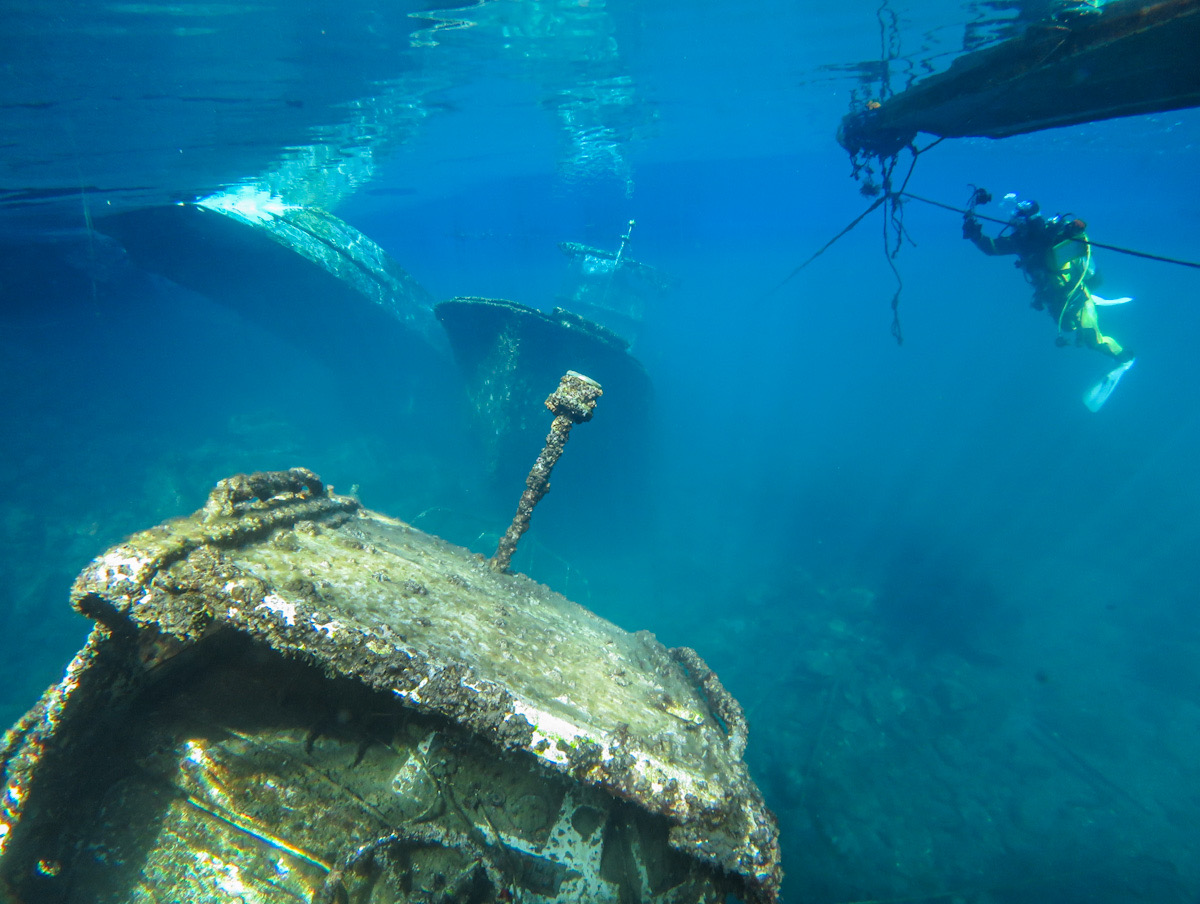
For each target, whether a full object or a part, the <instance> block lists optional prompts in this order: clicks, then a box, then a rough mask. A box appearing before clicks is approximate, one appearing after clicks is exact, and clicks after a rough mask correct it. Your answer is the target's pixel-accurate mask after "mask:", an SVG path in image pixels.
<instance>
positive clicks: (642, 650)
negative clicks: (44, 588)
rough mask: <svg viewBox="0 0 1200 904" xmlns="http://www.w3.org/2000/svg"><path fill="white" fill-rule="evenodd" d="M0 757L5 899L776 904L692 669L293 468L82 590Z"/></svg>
mask: <svg viewBox="0 0 1200 904" xmlns="http://www.w3.org/2000/svg"><path fill="white" fill-rule="evenodd" d="M73 598H74V602H75V605H76V606H77V607H78V608H79V609H80V611H82V612H83V613H84V614H86V615H88V616H90V617H92V618H94V619H95V620H96V622H97V625H96V628H95V630H94V631H93V633H92V635H91V637H90V639H89V641H88V643H87V645H86V646H85V647H84V649H83V650H82V651H81V652H80V653H79V654H78V655H77V656H76V658H75V660H74V661H73V662H72V664H71V665H70V667H69V668H68V670H67V673H66V676H65V677H64V680H63V681H62V682H61V683H60V684H59V685H57V686H55V687H53V688H51V689H50V690H49V691H48V692H47V693H46V695H45V696H44V697H43V699H42V700H41V701H40V702H39V703H38V705H37V706H35V707H34V708H33V709H32V710H31V711H30V712H29V713H28V714H27V715H26V716H25V717H24V718H23V719H22V720H21V722H19V723H18V724H17V725H16V726H14V728H13V729H11V730H10V731H9V733H8V735H7V736H6V740H5V746H4V750H3V757H2V759H0V765H2V766H3V781H4V796H3V810H2V812H0V881H2V882H3V883H4V885H3V891H4V892H5V893H6V894H7V895H8V896H9V897H11V898H12V899H13V900H19V901H22V902H25V904H35V902H51V901H54V902H58V901H63V902H85V901H86V902H126V901H130V902H132V901H139V902H140V901H147V902H149V901H189V902H206V901H214V902H215V901H227V900H231V899H234V900H242V901H245V902H274V901H297V900H299V901H314V902H332V901H335V900H348V901H352V902H357V901H363V902H367V901H371V902H375V901H380V902H382V901H463V902H466V901H479V902H489V901H502V900H514V899H519V900H524V901H533V902H559V901H561V902H567V901H612V902H618V901H632V900H640V901H648V902H649V901H663V902H680V904H682V902H692V901H695V902H710V901H711V902H716V901H723V900H724V899H725V895H727V894H729V893H733V894H737V895H739V896H741V897H743V898H745V899H747V900H751V901H772V900H774V899H775V898H776V896H777V892H778V885H779V880H780V871H779V865H778V864H779V850H778V839H777V834H776V827H775V822H774V818H773V817H772V816H771V814H770V813H769V811H767V810H766V808H765V806H764V805H763V801H762V798H761V795H760V793H759V792H758V789H757V788H756V787H755V785H754V784H753V782H752V781H751V780H750V778H749V776H748V774H747V772H746V768H745V765H744V764H743V763H742V760H741V756H742V751H743V749H744V745H745V740H746V736H745V725H744V720H743V719H742V715H741V710H740V707H738V705H737V703H736V701H734V700H733V699H732V698H731V697H730V696H729V695H728V694H727V693H726V692H725V691H724V690H723V688H722V687H721V685H720V683H719V681H717V679H716V676H715V675H713V674H712V673H711V672H710V671H709V670H708V669H707V667H706V666H705V665H704V663H703V661H702V660H701V659H700V658H699V656H697V655H696V654H695V653H694V652H693V651H690V650H687V649H686V648H683V649H677V650H667V649H666V648H664V647H663V646H662V645H661V644H659V643H658V642H657V641H655V640H654V639H653V637H652V636H650V635H648V634H645V633H639V634H627V633H625V632H623V631H621V630H620V629H618V628H616V627H615V626H614V625H611V624H610V623H608V622H606V621H604V620H602V619H600V618H598V617H596V616H595V615H593V614H592V613H590V612H588V611H587V610H585V609H582V608H581V607H579V606H576V605H575V604H574V603H571V602H570V601H568V600H566V599H564V598H563V597H561V596H559V595H557V594H555V593H553V592H551V591H549V590H548V589H546V588H545V587H542V586H540V585H538V584H536V583H534V582H533V581H530V580H529V579H527V578H524V577H522V576H514V575H508V574H499V573H496V572H494V571H492V570H491V569H489V568H488V567H487V565H486V563H485V562H484V560H482V559H481V558H480V557H476V556H472V555H470V554H469V553H467V552H466V551H465V550H462V549H458V548H456V547H452V546H450V545H448V544H446V543H444V542H443V541H441V540H439V539H437V538H436V537H432V536H429V535H427V534H423V533H422V532H420V531H418V530H416V529H414V528H412V527H410V526H408V525H406V524H404V523H403V522H399V521H396V520H394V519H391V518H387V517H385V516H382V515H379V514H377V513H374V512H370V511H367V510H365V509H363V508H362V507H361V506H359V505H358V503H357V502H356V501H355V500H353V499H349V498H346V497H339V496H334V495H332V494H330V493H328V492H327V491H326V490H325V488H324V487H323V486H322V484H321V483H320V481H319V479H317V478H316V476H315V475H312V474H311V473H310V472H307V471H303V470H302V469H293V471H291V472H280V473H276V474H267V475H252V476H250V477H244V476H243V477H239V478H232V479H231V480H230V481H222V482H221V484H218V488H217V489H216V490H215V491H214V493H213V495H212V497H210V500H209V504H208V505H207V506H206V508H205V509H204V510H202V511H201V512H197V513H196V514H194V515H192V516H190V517H188V518H184V519H179V520H176V521H173V522H168V523H167V524H164V525H162V526H160V527H158V528H154V529H152V530H149V531H146V532H144V533H142V534H138V535H135V536H134V537H132V538H131V539H130V540H129V541H127V542H126V543H125V544H123V545H121V546H118V547H116V548H114V549H112V550H110V551H109V552H108V553H106V554H105V555H103V556H101V557H99V558H98V559H96V560H95V561H94V562H93V563H92V564H91V565H90V566H89V567H88V568H87V569H86V570H85V571H84V573H83V574H82V575H81V576H80V578H79V579H78V581H77V583H76V585H75V589H74V592H73Z"/></svg>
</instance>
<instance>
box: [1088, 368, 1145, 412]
mask: <svg viewBox="0 0 1200 904" xmlns="http://www.w3.org/2000/svg"><path fill="white" fill-rule="evenodd" d="M1136 360H1137V358H1130V359H1129V360H1128V361H1126V362H1124V363H1123V364H1118V365H1117V366H1116V367H1114V368H1113V369H1112V370H1110V371H1109V372H1108V373H1106V374H1105V375H1104V379H1102V380H1101V381H1100V382H1099V383H1097V384H1096V385H1095V386H1093V387H1092V388H1091V389H1089V390H1088V391H1087V392H1085V393H1084V394H1083V404H1085V405H1087V406H1088V410H1090V411H1099V410H1100V408H1101V407H1102V406H1103V405H1104V403H1105V402H1107V401H1108V397H1109V396H1110V395H1112V391H1113V390H1114V389H1116V388H1117V384H1118V383H1119V382H1121V377H1123V376H1125V371H1127V370H1129V368H1131V367H1133V362H1134V361H1136Z"/></svg>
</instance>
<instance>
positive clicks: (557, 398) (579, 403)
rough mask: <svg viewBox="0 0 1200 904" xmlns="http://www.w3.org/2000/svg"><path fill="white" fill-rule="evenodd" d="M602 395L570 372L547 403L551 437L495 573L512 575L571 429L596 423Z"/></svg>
mask: <svg viewBox="0 0 1200 904" xmlns="http://www.w3.org/2000/svg"><path fill="white" fill-rule="evenodd" d="M601 395H603V391H602V390H601V389H600V384H599V383H597V382H596V381H595V380H593V379H591V378H590V377H585V376H584V375H583V374H577V373H575V371H573V370H569V371H567V372H566V374H564V375H563V378H562V379H561V380H559V381H558V389H556V390H554V392H552V393H551V394H550V397H549V398H548V399H546V407H547V408H549V409H550V410H551V411H552V412H553V413H554V423H553V424H551V425H550V433H549V435H548V436H547V437H546V445H545V446H544V447H543V448H542V454H541V455H539V456H538V457H537V461H535V462H534V463H533V467H532V468H530V469H529V476H528V477H526V478H525V492H524V493H522V494H521V501H520V502H518V503H517V513H516V514H515V515H514V516H513V520H512V524H510V525H509V526H508V530H507V531H506V532H505V534H504V536H503V537H501V538H500V545H499V546H497V547H496V554H495V555H494V556H492V557H491V559H489V560H488V565H489V566H490V567H491V569H492V571H500V572H505V571H508V565H509V563H510V562H511V561H512V557H513V553H514V552H516V550H517V541H518V540H520V539H521V534H523V533H525V531H527V530H529V519H530V518H532V517H533V509H534V506H536V505H537V504H538V502H540V501H541V499H542V497H543V496H545V495H546V493H547V492H548V491H549V489H550V472H551V471H552V470H554V463H555V462H556V461H558V457H559V456H560V455H562V451H563V447H564V446H565V445H566V444H567V438H568V437H569V436H570V433H571V428H572V427H574V426H575V425H576V424H582V423H584V422H585V421H590V420H591V419H592V412H593V411H594V410H595V408H596V399H598V398H599V397H600V396H601Z"/></svg>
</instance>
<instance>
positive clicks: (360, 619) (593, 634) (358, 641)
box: [5, 469, 780, 900]
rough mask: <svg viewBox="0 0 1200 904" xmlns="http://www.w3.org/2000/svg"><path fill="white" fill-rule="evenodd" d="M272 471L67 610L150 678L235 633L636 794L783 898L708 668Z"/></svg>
mask: <svg viewBox="0 0 1200 904" xmlns="http://www.w3.org/2000/svg"><path fill="white" fill-rule="evenodd" d="M282 473H283V474H290V475H291V478H290V479H289V478H287V477H282V478H281V477H278V476H275V477H264V476H262V475H257V476H254V477H252V478H247V479H239V480H236V481H233V480H232V479H231V481H223V482H222V484H221V485H220V487H219V488H218V490H217V491H215V494H214V500H215V501H212V502H210V504H209V506H207V507H206V509H205V510H203V511H201V512H198V513H196V514H195V515H192V516H190V517H188V518H185V519H179V520H176V521H173V522H168V523H167V524H164V525H162V526H160V527H158V528H154V529H152V530H150V531H146V532H144V533H142V534H138V535H135V536H134V537H132V538H130V540H129V541H127V542H126V543H124V544H122V545H121V546H118V547H116V548H114V549H113V550H110V551H109V552H108V553H106V554H105V555H103V556H100V557H99V558H97V559H96V560H95V561H94V562H93V563H92V564H91V565H90V566H89V567H88V568H87V569H86V570H85V571H84V573H83V574H82V575H81V576H80V578H79V580H78V581H77V583H76V587H75V591H74V599H75V602H76V605H77V606H78V607H79V608H80V610H81V611H83V612H84V613H86V614H88V615H91V616H92V617H94V618H96V619H97V620H98V621H99V622H100V623H101V625H102V626H103V629H104V631H106V632H111V634H112V635H113V636H118V637H120V636H133V637H135V638H136V644H137V649H138V651H139V652H138V655H137V657H136V659H137V662H138V667H139V668H141V669H143V670H145V669H153V668H155V667H156V666H158V665H160V664H163V663H169V661H170V660H171V659H172V658H174V657H176V656H177V655H179V653H180V652H181V651H184V652H186V651H187V650H189V649H191V648H194V647H195V646H196V645H198V644H203V643H205V642H206V641H208V640H210V639H211V638H213V637H223V636H226V635H230V636H238V637H241V638H249V639H250V640H251V642H252V644H253V646H254V647H255V648H256V649H264V650H270V651H274V652H275V653H279V654H283V656H284V657H287V658H290V659H295V660H299V661H301V662H303V663H307V664H309V665H312V666H317V667H319V668H320V669H322V670H323V671H324V672H325V673H326V674H330V675H334V676H338V677H340V678H344V679H351V680H352V681H353V682H354V683H355V684H357V685H359V686H362V687H364V688H366V689H368V690H370V691H374V692H382V693H384V694H386V695H388V696H389V697H390V699H393V700H396V701H398V702H399V703H400V704H402V705H403V706H405V707H407V708H410V709H412V710H415V711H416V712H418V713H424V714H428V715H432V716H436V717H440V718H443V719H446V720H448V721H449V722H451V723H453V724H454V725H455V726H457V728H458V729H460V730H465V731H467V732H468V733H469V734H470V735H471V736H473V737H476V738H479V739H481V740H483V741H484V742H487V743H489V744H491V745H494V746H495V747H496V748H498V749H497V755H498V756H503V755H506V754H504V753H502V751H504V750H507V751H523V752H524V753H526V754H529V755H531V756H532V757H534V758H536V760H531V761H530V762H531V763H538V762H540V763H541V765H542V767H545V768H549V769H552V770H554V771H557V772H559V773H563V774H565V775H566V776H568V777H570V778H571V779H574V780H577V781H579V782H581V783H583V784H584V785H587V786H591V787H593V788H596V789H600V790H602V791H605V792H608V793H609V794H610V795H613V796H615V797H618V798H621V799H624V800H628V801H632V802H633V803H635V804H637V805H639V806H640V807H642V808H643V809H644V810H645V811H646V812H648V813H651V814H655V815H657V816H660V817H663V818H664V819H665V821H666V823H667V824H668V825H669V826H670V830H669V831H670V842H671V844H672V845H673V846H674V847H675V848H677V849H678V850H679V851H680V852H681V853H684V854H687V855H688V856H690V857H692V858H695V860H697V861H701V862H705V863H708V864H711V865H713V866H716V867H717V868H718V869H719V870H720V871H721V872H723V873H725V874H727V875H729V876H732V877H737V878H738V879H740V884H741V885H742V889H743V891H744V893H745V894H746V895H747V896H748V897H750V898H754V899H759V900H772V899H773V898H774V897H775V896H776V894H777V891H778V884H779V879H780V871H779V851H778V839H777V834H776V827H775V823H774V819H773V817H772V816H771V815H770V813H769V812H768V811H767V810H766V808H765V806H764V805H763V801H762V798H761V795H760V793H759V792H758V789H757V788H756V787H755V785H754V784H753V782H752V781H751V780H750V778H749V776H748V774H747V771H746V768H745V765H744V764H743V763H742V761H741V753H742V748H743V746H744V743H745V734H744V725H743V724H741V722H740V721H739V720H740V710H739V709H737V708H736V702H735V701H733V700H732V697H729V696H728V694H727V692H725V691H724V689H723V688H721V687H720V683H719V681H717V679H716V676H715V675H713V674H712V673H711V671H709V670H708V669H707V666H704V664H703V660H701V659H699V657H698V656H695V654H693V653H690V652H689V651H676V652H675V655H674V656H672V655H671V653H669V652H668V651H667V650H666V649H665V648H664V647H663V646H662V645H661V644H659V643H658V642H657V641H656V640H655V639H654V637H653V636H652V635H650V634H648V633H645V632H640V633H637V634H629V633H627V632H624V631H622V630H621V629H619V628H617V627H616V626H614V625H612V624H611V623H609V622H607V621H605V620H604V619H601V618H599V617H597V616H596V615H594V614H593V613H591V612H589V611H587V610H586V609H583V608H582V607H580V606H578V605H576V604H574V603H572V602H570V601H569V600H567V599H565V598H564V597H562V596H561V595H559V594H557V593H554V592H552V591H550V590H549V589H547V588H546V587H544V586H542V585H540V584H537V583H536V582H534V581H531V580H529V579H528V578H526V577H524V576H521V575H508V574H498V573H495V572H493V571H492V570H491V569H489V568H488V566H487V564H486V561H485V560H484V559H483V558H482V557H479V556H474V555H472V554H470V553H469V552H467V551H466V550H463V549H461V548H457V547H454V546H452V545H450V544H447V543H445V542H444V541H442V540H440V539H438V538H436V537H433V536H430V535H428V534H425V533H422V532H421V531H419V530H416V529H415V528H413V527H411V526H409V525H407V524H405V523H403V522H401V521H397V520H395V519H392V518H388V517H385V516H383V515H380V514H377V513H375V512H371V511H367V510H365V509H363V508H361V507H360V506H359V505H358V504H357V503H356V502H355V501H354V500H351V499H348V498H344V497H337V496H333V495H331V494H329V493H328V492H327V491H326V490H325V488H324V487H323V486H322V485H321V484H320V481H319V479H317V478H316V476H315V475H313V474H311V472H307V471H304V470H302V469H294V470H293V472H282ZM255 493H259V494H261V496H266V497H267V498H260V496H256V495H255ZM680 663H682V664H683V666H685V667H681V665H680ZM714 710H715V711H716V714H715V716H714ZM29 718H32V719H33V722H34V723H37V721H38V718H37V717H36V716H34V715H33V714H31V717H27V719H29ZM55 724H57V722H56V723H55ZM39 730H40V731H41V735H42V736H43V737H41V740H39V741H38V745H39V747H38V751H35V752H34V753H30V750H29V748H28V745H26V747H22V745H21V743H20V741H19V739H18V740H16V741H14V742H13V745H12V749H11V750H10V751H9V759H10V760H20V759H21V757H22V756H25V757H26V759H28V758H29V757H31V756H32V757H33V758H34V759H36V756H37V755H39V754H38V752H39V751H40V750H41V749H42V748H43V747H44V746H45V745H46V744H47V743H51V746H52V742H48V741H47V738H52V737H53V735H54V726H49V727H46V726H45V725H44V724H43V725H42V728H41V729H38V728H34V729H32V730H30V729H29V728H28V726H27V729H26V736H28V737H34V736H35V735H38V734H39ZM17 771H19V770H17ZM15 774H16V772H15V771H14V770H13V769H11V768H10V769H9V771H8V775H9V776H12V775H15ZM21 774H22V775H26V776H27V775H28V774H29V770H28V769H25V770H24V772H22V773H21ZM9 790H10V794H11V793H12V790H11V788H10V789H9ZM27 790H28V789H27V788H26V791H27ZM22 793H25V792H23V791H21V790H18V791H17V794H18V796H20V794H22ZM21 810H22V808H21V807H20V806H15V807H10V808H9V812H8V814H7V815H6V816H5V819H6V820H8V821H9V824H10V825H13V826H15V825H16V823H17V821H18V820H19V819H20V816H21ZM6 831H7V830H6Z"/></svg>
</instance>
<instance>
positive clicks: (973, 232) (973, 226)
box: [963, 214, 983, 241]
mask: <svg viewBox="0 0 1200 904" xmlns="http://www.w3.org/2000/svg"><path fill="white" fill-rule="evenodd" d="M982 235H983V226H982V225H981V224H980V222H979V221H978V220H977V219H975V218H974V217H973V216H971V215H970V214H967V215H966V216H964V217H963V238H964V239H971V240H972V241H974V240H975V239H977V238H980V237H981V236H982Z"/></svg>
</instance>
